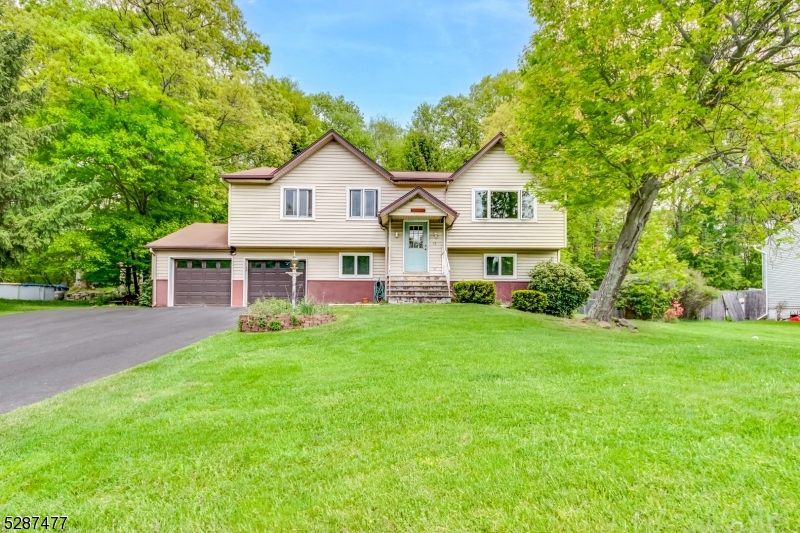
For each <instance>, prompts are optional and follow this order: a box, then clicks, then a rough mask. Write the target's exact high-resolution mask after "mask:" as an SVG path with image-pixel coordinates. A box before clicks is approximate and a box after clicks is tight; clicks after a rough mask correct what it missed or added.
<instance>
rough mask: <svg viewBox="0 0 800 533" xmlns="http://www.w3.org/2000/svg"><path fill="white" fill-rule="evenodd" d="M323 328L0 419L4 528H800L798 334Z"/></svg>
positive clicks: (784, 330) (550, 324) (156, 369)
mask: <svg viewBox="0 0 800 533" xmlns="http://www.w3.org/2000/svg"><path fill="white" fill-rule="evenodd" d="M337 314H339V315H340V319H339V321H337V322H336V323H334V324H331V325H327V326H322V327H319V328H315V329H310V330H304V331H290V332H280V333H275V334H242V333H236V332H233V331H231V332H228V333H223V334H220V335H217V336H215V337H212V338H210V339H207V340H205V341H203V342H200V343H198V344H195V345H193V346H190V347H188V348H186V349H184V350H181V351H178V352H175V353H173V354H171V355H169V356H166V357H163V358H161V359H159V360H157V361H154V362H151V363H148V364H145V365H142V366H140V367H137V368H135V369H132V370H130V371H127V372H124V373H122V374H118V375H116V376H113V377H110V378H107V379H104V380H101V381H99V382H96V383H94V384H91V385H88V386H84V387H81V388H80V389H77V390H74V391H71V392H68V393H65V394H62V395H60V396H58V397H56V398H52V399H50V400H47V401H45V402H42V403H40V404H37V405H34V406H30V407H27V408H22V409H18V410H16V411H13V412H11V413H8V414H6V415H2V416H0V516H4V515H30V514H40V515H44V514H50V515H53V514H60V515H68V516H69V521H68V522H67V529H69V530H73V531H126V532H127V531H156V530H160V531H271V532H272V531H331V532H337V533H338V532H356V531H432V532H440V531H773V530H774V531H796V530H798V529H800V325H796V324H776V323H765V322H750V323H735V324H734V323H711V322H705V323H680V324H661V323H643V324H640V332H639V333H629V332H628V331H623V330H619V331H605V330H600V329H598V328H594V327H587V326H583V325H582V324H580V323H577V322H575V321H567V320H560V319H555V318H550V317H544V316H538V315H530V314H524V313H520V312H517V311H513V310H508V309H501V308H497V307H481V306H470V305H447V306H381V307H378V308H355V307H350V308H338V309H337ZM753 336H758V339H754V338H753ZM45 340H46V339H45ZM121 341H122V340H121Z"/></svg>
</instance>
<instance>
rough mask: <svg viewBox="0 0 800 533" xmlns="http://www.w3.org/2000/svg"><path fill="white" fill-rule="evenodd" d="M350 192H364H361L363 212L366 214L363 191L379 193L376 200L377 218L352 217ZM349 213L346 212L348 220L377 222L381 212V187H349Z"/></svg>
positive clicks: (347, 202)
mask: <svg viewBox="0 0 800 533" xmlns="http://www.w3.org/2000/svg"><path fill="white" fill-rule="evenodd" d="M350 191H362V192H361V212H362V213H363V212H364V192H363V191H378V192H377V198H375V216H374V217H367V216H360V217H353V216H350ZM346 204H347V212H346V219H347V220H371V221H375V220H376V219H377V218H378V212H379V211H380V210H381V188H380V187H347V201H346Z"/></svg>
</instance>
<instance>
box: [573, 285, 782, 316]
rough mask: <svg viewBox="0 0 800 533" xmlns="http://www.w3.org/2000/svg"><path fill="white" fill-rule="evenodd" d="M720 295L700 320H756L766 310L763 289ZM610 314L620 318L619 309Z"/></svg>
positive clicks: (586, 308) (585, 307)
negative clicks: (728, 318)
mask: <svg viewBox="0 0 800 533" xmlns="http://www.w3.org/2000/svg"><path fill="white" fill-rule="evenodd" d="M597 292H598V291H594V292H592V295H591V296H589V300H588V301H587V302H586V304H584V305H583V306H582V307H580V308H579V309H578V313H580V314H582V315H585V314H587V313H588V312H589V310H590V309H591V308H592V305H594V301H595V299H596V298H597ZM721 293H722V296H721V297H720V298H718V299H717V300H714V301H713V302H711V303H710V304H709V305H708V306H706V307H704V308H703V310H702V311H700V320H705V319H709V320H726V317H730V319H731V320H732V321H734V322H738V321H739V320H758V319H759V318H761V317H762V316H763V315H764V314H765V313H766V312H767V294H766V292H765V291H764V290H763V289H749V290H746V291H721ZM612 316H615V317H617V318H622V317H623V316H624V313H623V311H622V310H621V309H615V310H614V313H613V314H612Z"/></svg>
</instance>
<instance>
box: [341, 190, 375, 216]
mask: <svg viewBox="0 0 800 533" xmlns="http://www.w3.org/2000/svg"><path fill="white" fill-rule="evenodd" d="M377 215H378V189H348V190H347V218H375V217H376V216H377Z"/></svg>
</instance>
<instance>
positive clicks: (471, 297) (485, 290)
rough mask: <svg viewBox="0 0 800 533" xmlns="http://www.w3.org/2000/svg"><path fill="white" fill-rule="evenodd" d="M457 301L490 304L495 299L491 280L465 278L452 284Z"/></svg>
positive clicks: (495, 294)
mask: <svg viewBox="0 0 800 533" xmlns="http://www.w3.org/2000/svg"><path fill="white" fill-rule="evenodd" d="M453 292H454V293H455V296H456V300H457V301H458V302H459V303H465V304H485V305H492V304H494V302H495V300H497V291H496V290H495V287H494V282H493V281H483V280H467V281H459V282H457V283H455V284H454V285H453Z"/></svg>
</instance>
